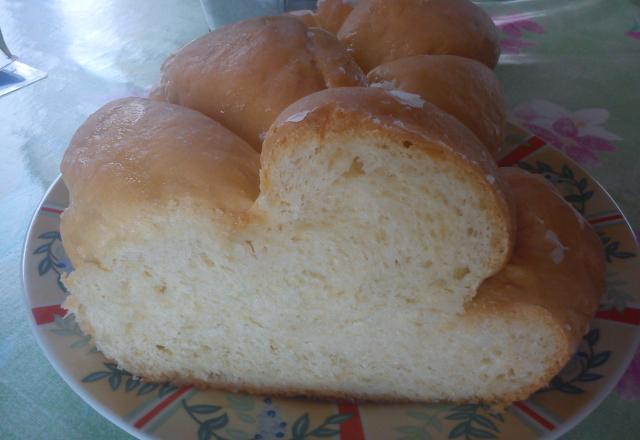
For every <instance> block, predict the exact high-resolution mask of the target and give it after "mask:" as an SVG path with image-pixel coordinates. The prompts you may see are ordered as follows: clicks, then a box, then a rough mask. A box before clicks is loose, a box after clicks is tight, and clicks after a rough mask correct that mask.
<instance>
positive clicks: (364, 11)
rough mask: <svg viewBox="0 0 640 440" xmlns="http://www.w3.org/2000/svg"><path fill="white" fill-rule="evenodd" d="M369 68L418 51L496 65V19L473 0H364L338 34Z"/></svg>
mask: <svg viewBox="0 0 640 440" xmlns="http://www.w3.org/2000/svg"><path fill="white" fill-rule="evenodd" d="M338 39H340V40H341V41H343V42H344V43H345V44H346V45H347V46H348V47H349V48H350V49H351V50H352V53H353V56H354V58H355V59H356V61H357V62H358V63H359V64H360V66H361V67H362V69H363V70H364V71H365V72H368V71H370V70H371V69H373V68H374V67H376V66H379V65H380V64H383V63H387V62H389V61H393V60H397V59H399V58H405V57H408V56H412V55H424V54H434V55H442V54H448V55H458V56H462V57H465V58H472V59H475V60H478V61H480V62H481V63H483V64H486V65H487V66H488V67H490V68H493V67H495V65H496V64H497V62H498V57H499V55H500V48H499V45H498V32H497V30H496V27H495V25H494V24H493V21H492V20H491V17H489V16H488V15H487V14H486V13H485V12H484V11H483V10H482V9H480V8H479V7H478V6H476V5H474V4H473V3H472V2H471V1H469V0H394V1H388V0H360V1H358V2H357V4H356V6H355V7H354V8H353V11H352V12H351V13H350V14H349V15H348V16H347V18H346V20H345V21H344V23H343V24H342V26H341V28H340V31H339V32H338Z"/></svg>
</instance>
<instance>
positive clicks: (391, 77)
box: [367, 55, 506, 155]
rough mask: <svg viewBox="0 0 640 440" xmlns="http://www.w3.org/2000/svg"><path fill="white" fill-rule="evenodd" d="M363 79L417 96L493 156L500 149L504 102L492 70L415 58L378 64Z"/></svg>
mask: <svg viewBox="0 0 640 440" xmlns="http://www.w3.org/2000/svg"><path fill="white" fill-rule="evenodd" d="M367 79H368V81H369V83H370V84H371V85H372V86H378V87H383V88H388V87H392V88H396V89H399V90H404V91H406V92H410V93H415V94H418V95H420V96H421V97H422V98H423V99H424V100H426V101H428V102H430V103H432V104H434V105H435V106H436V107H438V108H440V109H441V110H444V111H445V112H447V113H449V114H450V115H452V116H454V117H455V118H456V119H458V120H459V121H460V122H462V123H463V124H464V125H465V126H466V127H467V128H469V129H470V130H471V131H472V132H473V133H474V134H475V135H476V136H478V139H480V141H481V142H482V143H483V144H484V145H485V146H486V147H487V149H488V150H489V152H491V154H493V155H495V154H496V153H497V151H498V150H499V149H500V147H501V146H502V142H503V140H504V133H505V127H506V111H505V108H504V100H503V98H502V92H501V91H500V84H499V83H498V80H497V78H496V77H495V75H494V73H493V71H492V70H491V69H489V68H488V67H486V66H485V65H484V64H482V63H479V62H477V61H475V60H472V59H469V58H463V57H459V56H455V55H417V56H413V57H408V58H401V59H399V60H395V61H391V62H389V63H386V64H382V65H380V66H378V67H376V68H375V69H373V70H372V71H371V72H369V74H368V75H367Z"/></svg>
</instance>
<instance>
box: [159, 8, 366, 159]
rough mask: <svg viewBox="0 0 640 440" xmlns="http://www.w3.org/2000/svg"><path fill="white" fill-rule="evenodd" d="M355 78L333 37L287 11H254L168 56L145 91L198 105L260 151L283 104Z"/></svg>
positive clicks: (357, 73) (358, 75) (358, 74)
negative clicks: (267, 13)
mask: <svg viewBox="0 0 640 440" xmlns="http://www.w3.org/2000/svg"><path fill="white" fill-rule="evenodd" d="M362 84H364V75H363V73H362V71H361V70H360V68H359V67H358V65H357V64H356V63H355V62H354V61H353V59H352V58H351V56H350V55H349V54H348V53H347V52H346V50H345V49H344V48H343V46H342V44H340V43H339V42H338V41H337V40H336V38H335V37H334V36H333V35H331V34H329V33H328V32H326V31H324V30H322V29H319V28H311V29H308V28H307V27H306V26H305V25H304V24H303V23H302V21H300V20H298V19H296V18H294V17H290V16H280V17H261V18H256V19H251V20H246V21H242V22H239V23H235V24H232V25H228V26H223V27H221V28H218V29H216V30H215V31H213V32H210V33H208V34H207V35H204V36H202V37H200V38H198V39H197V40H195V41H192V42H191V43H189V44H187V45H186V46H185V47H183V48H182V49H181V50H180V51H178V52H177V53H175V54H174V55H172V56H170V57H169V58H168V59H167V60H166V61H165V63H164V64H163V66H162V72H161V75H160V79H159V80H158V83H157V84H156V85H155V86H154V88H153V89H152V91H151V94H150V97H151V98H153V99H156V100H163V101H168V102H172V103H174V104H180V105H184V106H186V107H190V108H192V109H195V110H198V111H200V112H202V113H204V114H206V115H207V116H210V117H212V118H213V119H215V120H217V121H218V122H220V123H221V124H222V125H224V126H225V127H227V128H228V129H230V130H231V131H233V132H234V133H237V134H238V135H239V136H240V137H242V138H243V139H245V140H246V141H247V142H248V143H249V144H251V145H252V146H253V147H254V149H256V150H257V151H260V148H261V144H262V139H263V137H264V134H265V133H266V131H267V129H268V128H269V126H270V125H271V123H272V122H273V120H274V119H275V118H276V116H277V115H278V114H279V113H280V112H281V111H282V110H283V109H284V108H285V107H286V106H287V105H289V104H291V103H292V102H294V101H296V100H297V99H299V98H302V97H303V96H306V95H308V94H310V93H312V92H315V91H318V90H322V89H324V88H327V87H342V86H355V85H362Z"/></svg>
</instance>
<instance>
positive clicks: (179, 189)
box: [60, 98, 259, 267]
mask: <svg viewBox="0 0 640 440" xmlns="http://www.w3.org/2000/svg"><path fill="white" fill-rule="evenodd" d="M114 124H115V125H117V129H114ZM60 168H61V171H62V175H63V178H64V182H65V185H66V186H67V188H68V189H69V196H70V200H71V204H70V205H69V207H68V208H67V209H65V211H64V213H63V214H62V219H61V225H60V228H61V233H62V237H63V239H64V247H65V251H66V252H67V254H68V256H69V258H70V259H71V261H72V263H73V264H74V266H76V267H77V266H78V264H81V263H82V262H85V261H96V260H98V258H96V256H97V255H104V254H108V252H109V250H108V249H109V247H110V246H111V244H112V243H117V242H118V238H117V237H118V236H120V235H126V232H127V230H128V229H129V227H130V226H131V225H128V224H127V222H128V221H129V220H130V218H132V217H133V213H134V212H135V211H136V210H139V209H144V208H145V207H148V208H150V209H152V210H154V209H155V210H160V209H161V208H162V207H163V206H166V204H167V202H168V201H171V200H179V199H180V198H183V197H189V198H190V199H191V200H192V201H193V202H194V203H197V204H200V205H202V206H206V207H208V208H209V209H211V210H215V209H222V210H225V211H229V212H238V213H239V212H244V211H246V210H248V209H249V208H250V207H251V206H252V204H253V202H254V200H255V198H256V197H257V195H258V191H259V190H258V168H259V155H258V154H257V153H256V152H255V151H254V150H253V149H252V148H251V147H250V146H249V145H248V144H247V143H246V142H244V141H243V140H242V139H240V138H239V137H238V136H236V135H234V134H233V133H231V132H230V131H228V130H227V129H225V128H224V127H222V126H221V125H220V124H218V123H217V122H216V121H214V120H212V119H210V118H207V117H206V116H204V115H203V114H201V113H198V112H196V111H193V110H190V109H188V108H185V107H180V106H177V105H173V104H168V103H165V102H156V101H151V100H149V99H143V98H124V99H119V100H117V101H113V102H111V103H109V104H107V105H105V106H104V107H103V108H102V109H101V110H100V111H98V112H96V113H94V114H93V115H91V116H90V117H89V119H87V121H86V122H85V123H84V124H83V125H82V126H81V127H80V128H79V129H78V131H77V132H76V134H75V135H74V136H73V138H72V139H71V143H70V144H69V148H67V151H66V152H65V155H64V158H63V160H62V164H61V166H60Z"/></svg>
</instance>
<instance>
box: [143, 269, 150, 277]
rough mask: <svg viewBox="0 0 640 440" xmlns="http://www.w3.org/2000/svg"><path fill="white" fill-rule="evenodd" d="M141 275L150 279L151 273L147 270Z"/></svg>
mask: <svg viewBox="0 0 640 440" xmlns="http://www.w3.org/2000/svg"><path fill="white" fill-rule="evenodd" d="M142 274H143V275H144V276H145V277H147V278H151V273H150V272H149V271H148V270H145V271H144V272H142Z"/></svg>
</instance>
